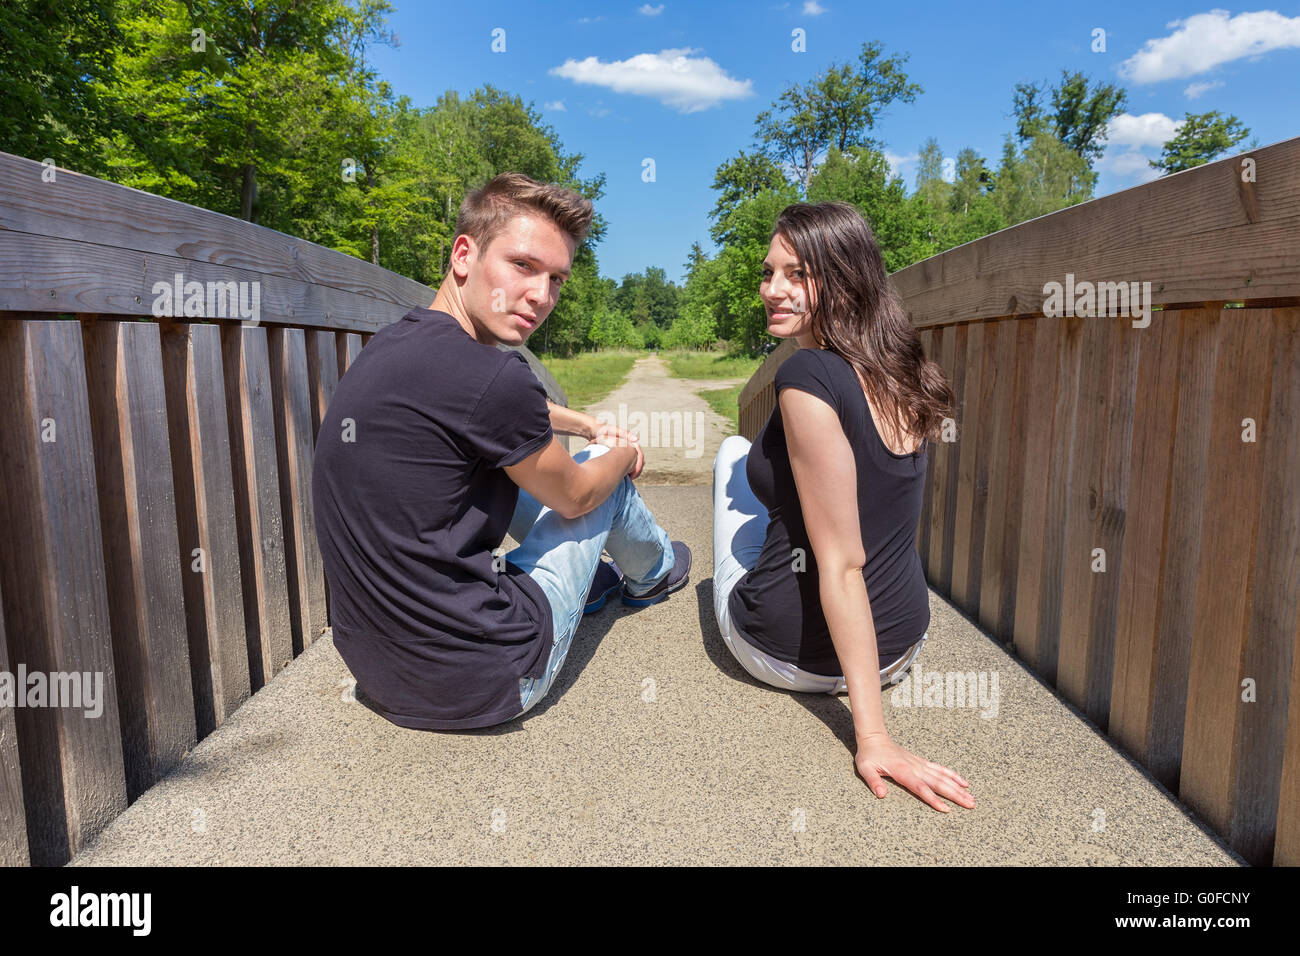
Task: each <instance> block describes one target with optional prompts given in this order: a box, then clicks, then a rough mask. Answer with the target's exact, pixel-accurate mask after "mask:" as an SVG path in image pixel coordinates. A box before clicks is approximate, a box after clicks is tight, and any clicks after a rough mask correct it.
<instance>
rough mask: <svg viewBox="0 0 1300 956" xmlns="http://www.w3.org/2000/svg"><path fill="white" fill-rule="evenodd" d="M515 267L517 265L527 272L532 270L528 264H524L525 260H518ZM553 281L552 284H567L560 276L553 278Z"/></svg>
mask: <svg viewBox="0 0 1300 956" xmlns="http://www.w3.org/2000/svg"><path fill="white" fill-rule="evenodd" d="M515 265H517V266H518V267H519V268H520V269H523V270H524V271H525V272H526V271H528V270H529V269H531V268H532V266H530V265H529V264H528V263H527V262H524V260H522V259H516V260H515ZM551 281H552V282H557V281H558V282H559V283H560V285H564V282H565V280H564V279H561V278H560V277H559V276H551Z"/></svg>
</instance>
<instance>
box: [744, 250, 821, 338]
mask: <svg viewBox="0 0 1300 956" xmlns="http://www.w3.org/2000/svg"><path fill="white" fill-rule="evenodd" d="M758 294H759V297H760V298H761V299H762V300H763V305H764V307H765V308H766V309H767V330H768V331H769V332H771V333H772V334H773V335H775V336H776V337H777V338H780V339H788V338H794V337H804V336H807V335H809V334H810V333H811V323H812V311H811V310H812V307H813V306H814V305H815V304H816V302H817V290H816V289H815V288H814V287H813V283H812V280H811V279H809V278H808V277H807V276H806V275H805V274H804V270H803V268H802V266H801V265H800V264H799V258H798V256H797V255H795V251H794V248H793V247H792V246H791V245H790V244H789V243H788V242H786V239H785V236H783V235H781V234H780V233H777V234H776V235H775V236H773V237H772V244H771V246H770V247H769V248H768V250H767V258H766V259H764V260H763V281H762V283H761V284H760V285H759V287H758Z"/></svg>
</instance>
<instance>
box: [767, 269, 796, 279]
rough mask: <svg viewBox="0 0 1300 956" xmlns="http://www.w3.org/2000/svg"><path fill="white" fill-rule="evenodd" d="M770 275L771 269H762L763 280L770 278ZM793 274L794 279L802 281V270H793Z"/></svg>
mask: <svg viewBox="0 0 1300 956" xmlns="http://www.w3.org/2000/svg"><path fill="white" fill-rule="evenodd" d="M771 274H772V270H771V269H764V270H763V277H764V278H767V277H768V276H770V275H771ZM794 274H795V277H796V278H798V279H802V278H803V270H802V269H795V270H794Z"/></svg>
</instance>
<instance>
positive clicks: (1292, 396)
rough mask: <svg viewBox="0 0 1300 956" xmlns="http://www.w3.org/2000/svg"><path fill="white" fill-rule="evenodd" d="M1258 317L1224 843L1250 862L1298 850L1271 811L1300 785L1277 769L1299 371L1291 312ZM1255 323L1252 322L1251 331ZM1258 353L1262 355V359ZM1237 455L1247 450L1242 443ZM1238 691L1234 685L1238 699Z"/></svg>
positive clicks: (1284, 705)
mask: <svg viewBox="0 0 1300 956" xmlns="http://www.w3.org/2000/svg"><path fill="white" fill-rule="evenodd" d="M1228 314H1229V315H1231V314H1232V313H1228ZM1264 316H1266V317H1267V316H1268V313H1264ZM1266 320H1267V321H1268V322H1269V325H1270V326H1271V327H1272V330H1273V348H1272V353H1273V354H1272V369H1271V370H1270V374H1269V378H1270V379H1271V381H1270V382H1269V393H1270V394H1269V405H1268V411H1267V412H1266V416H1267V418H1266V421H1267V428H1268V431H1267V432H1265V431H1264V430H1263V429H1264V427H1265V419H1263V418H1260V417H1258V416H1255V415H1250V414H1242V415H1241V416H1240V417H1241V418H1243V419H1244V418H1254V419H1255V420H1256V421H1255V427H1256V441H1257V442H1258V443H1259V453H1260V454H1261V455H1262V457H1263V461H1262V469H1263V475H1262V488H1261V494H1260V510H1259V516H1258V519H1257V521H1258V528H1259V534H1258V544H1257V545H1256V550H1255V571H1254V575H1253V577H1252V580H1251V586H1250V595H1249V601H1250V607H1249V610H1248V621H1247V627H1246V632H1245V633H1246V646H1245V653H1244V654H1243V656H1242V659H1241V677H1242V679H1246V678H1249V679H1250V680H1251V681H1253V682H1254V692H1255V700H1254V702H1253V703H1245V702H1242V703H1241V704H1240V705H1239V707H1238V715H1239V719H1238V721H1237V728H1236V735H1235V737H1234V740H1233V742H1232V747H1233V749H1234V750H1235V751H1236V754H1237V765H1236V772H1235V774H1234V777H1233V780H1232V793H1231V804H1232V818H1231V822H1230V824H1229V829H1228V833H1229V837H1230V839H1231V841H1232V844H1233V846H1234V847H1237V848H1238V850H1239V852H1240V853H1241V855H1242V856H1244V857H1245V858H1246V859H1247V860H1249V861H1250V862H1251V863H1253V864H1256V865H1267V864H1268V863H1269V862H1271V861H1272V860H1273V859H1274V858H1275V856H1276V855H1278V854H1279V853H1281V854H1283V855H1285V854H1286V853H1288V852H1290V853H1292V854H1294V852H1295V850H1296V848H1297V846H1300V844H1298V843H1292V845H1291V847H1290V850H1289V851H1288V850H1287V849H1286V848H1285V847H1283V842H1284V840H1285V839H1287V834H1286V832H1285V830H1284V828H1283V825H1282V821H1281V819H1280V814H1279V811H1280V810H1281V809H1282V804H1283V802H1284V801H1286V800H1288V799H1291V800H1294V799H1295V798H1296V794H1295V792H1294V791H1295V790H1296V789H1300V788H1297V787H1296V786H1294V785H1292V792H1291V793H1290V794H1289V795H1287V791H1286V789H1285V785H1286V783H1287V781H1286V779H1285V777H1284V774H1283V757H1284V755H1285V753H1286V750H1287V738H1288V734H1287V729H1288V722H1287V716H1288V711H1290V712H1291V713H1292V714H1294V713H1295V710H1294V709H1293V708H1294V705H1295V703H1296V701H1295V697H1294V695H1295V694H1296V693H1297V688H1296V684H1295V682H1294V680H1293V676H1292V675H1294V674H1295V673H1296V664H1297V656H1296V635H1297V633H1298V632H1297V624H1300V494H1297V475H1300V374H1297V372H1296V370H1297V369H1300V309H1277V310H1274V311H1273V312H1272V314H1271V317H1270V318H1268V319H1266ZM1229 321H1231V320H1230V319H1229ZM1260 321H1261V320H1260V319H1256V320H1255V322H1254V325H1255V327H1256V328H1258V327H1259V324H1260ZM1247 334H1249V328H1248V329H1247ZM1253 348H1255V349H1262V348H1263V342H1257V343H1254V345H1253ZM1263 357H1264V358H1265V360H1266V361H1267V356H1263ZM1238 424H1239V425H1240V422H1239V423H1238ZM1243 453H1245V454H1250V453H1247V452H1245V450H1244V449H1243ZM1240 690H1241V688H1240V685H1239V687H1238V692H1239V695H1240ZM1289 726H1290V728H1291V733H1290V738H1291V739H1292V740H1296V739H1297V738H1300V721H1298V720H1297V719H1292V721H1291V723H1290V724H1289ZM1275 839H1276V841H1277V848H1276V849H1275V848H1274V842H1275ZM1291 839H1293V840H1294V839H1295V838H1294V836H1292V837H1291ZM1295 862H1298V863H1300V860H1296V861H1295Z"/></svg>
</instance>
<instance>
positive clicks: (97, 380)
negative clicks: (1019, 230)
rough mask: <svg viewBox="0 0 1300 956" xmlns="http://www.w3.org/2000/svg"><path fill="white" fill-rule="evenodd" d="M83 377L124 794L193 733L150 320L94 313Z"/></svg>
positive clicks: (166, 765)
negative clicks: (97, 318) (123, 766)
mask: <svg viewBox="0 0 1300 956" xmlns="http://www.w3.org/2000/svg"><path fill="white" fill-rule="evenodd" d="M84 337H85V348H86V380H87V387H88V389H89V398H90V419H91V426H92V431H93V435H94V443H95V473H96V487H97V489H98V491H99V517H100V528H101V531H102V534H103V543H104V559H105V569H106V572H107V586H108V609H109V619H110V621H111V624H112V634H113V641H112V650H113V661H114V666H115V668H116V671H117V692H118V708H119V711H120V713H121V719H122V750H123V756H124V757H125V760H126V784H127V798H128V799H129V800H134V799H135V798H136V797H138V796H139V795H140V794H142V793H143V792H144V791H145V790H147V789H148V788H149V787H150V786H152V785H153V784H154V783H155V782H156V781H157V780H160V779H161V778H162V777H163V776H165V775H166V774H167V773H168V772H169V771H170V770H171V769H172V768H173V767H175V766H176V765H177V764H178V763H180V761H181V759H182V758H183V757H184V756H185V754H186V752H187V751H189V750H190V749H191V748H193V746H194V743H195V727H194V693H193V689H192V688H191V686H190V662H189V648H188V645H187V642H186V632H185V603H184V597H183V594H182V587H181V568H180V554H179V547H180V546H179V543H178V538H177V532H176V501H175V497H174V496H173V493H172V473H171V469H170V468H166V467H159V465H160V464H161V463H163V462H169V461H171V450H170V448H169V442H168V437H167V409H166V404H167V403H166V395H165V390H164V387H163V374H162V347H161V344H160V342H159V335H158V326H157V325H155V324H154V323H152V322H115V321H95V320H90V321H88V322H87V323H86V326H85V336H84Z"/></svg>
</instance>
